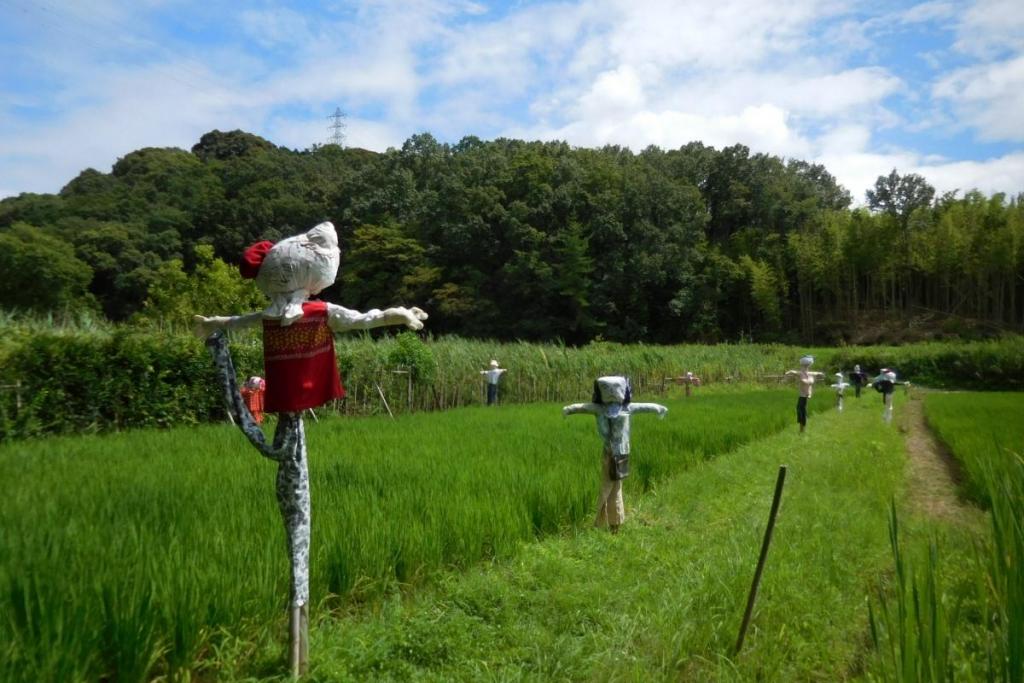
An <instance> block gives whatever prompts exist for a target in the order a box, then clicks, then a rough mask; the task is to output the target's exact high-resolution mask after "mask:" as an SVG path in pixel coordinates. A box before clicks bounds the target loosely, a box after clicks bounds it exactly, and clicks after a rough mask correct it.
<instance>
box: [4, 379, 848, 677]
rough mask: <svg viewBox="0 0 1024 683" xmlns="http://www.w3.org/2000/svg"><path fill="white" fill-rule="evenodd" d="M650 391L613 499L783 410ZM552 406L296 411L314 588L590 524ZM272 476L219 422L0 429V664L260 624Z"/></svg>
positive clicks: (343, 597) (145, 645)
mask: <svg viewBox="0 0 1024 683" xmlns="http://www.w3.org/2000/svg"><path fill="white" fill-rule="evenodd" d="M587 389H588V387H587V386H586V385H584V386H581V387H577V390H576V393H577V394H578V395H579V396H578V397H579V398H581V399H582V398H585V395H586V393H587ZM638 398H642V395H638ZM828 403H829V402H827V401H818V402H817V403H815V402H812V406H814V407H816V408H818V409H821V408H824V407H826V406H827V404H828ZM669 406H670V409H671V412H670V414H669V416H668V418H667V419H665V420H664V421H659V420H657V419H654V418H652V419H647V420H644V419H643V417H647V416H642V417H638V418H637V422H636V426H635V433H634V458H633V459H634V474H633V476H632V477H631V478H630V479H628V480H627V491H626V496H627V501H629V500H630V497H631V496H635V495H636V494H637V493H639V492H640V491H642V490H645V489H650V488H652V487H657V485H658V482H659V481H660V480H662V479H663V478H664V477H666V476H667V475H669V474H670V473H672V472H679V471H682V470H684V469H686V468H687V467H690V466H692V465H694V464H695V463H698V462H701V461H703V460H705V459H708V458H712V457H714V456H716V455H718V454H720V453H722V452H724V451H726V450H729V449H732V448H735V447H737V446H739V445H740V444H742V443H744V442H747V441H750V440H752V439H755V438H758V437H762V436H765V435H767V434H770V433H772V432H775V431H777V430H779V429H780V428H782V427H784V426H785V425H788V424H790V423H791V422H792V419H793V418H792V414H791V413H792V409H793V407H792V396H791V392H779V391H775V392H753V393H748V394H727V395H721V396H702V397H701V398H700V399H699V400H690V401H671V402H669ZM559 408H560V406H559V405H558V404H546V405H530V406H515V407H500V408H498V409H486V408H469V409H464V410H457V411H448V412H445V413H430V414H428V413H419V414H415V415H409V416H404V417H402V418H400V419H398V420H390V419H389V418H386V417H384V418H381V417H376V418H366V419H322V420H321V421H320V422H319V423H311V424H308V434H309V443H310V451H311V452H310V472H311V479H312V481H311V484H312V495H313V515H314V520H313V547H312V550H311V564H312V569H313V576H312V577H311V580H312V585H311V588H312V595H314V596H315V600H316V601H317V602H318V603H319V605H315V606H316V607H319V608H320V609H321V610H322V609H336V608H337V609H340V608H344V607H345V605H348V604H351V603H353V602H360V601H367V600H371V601H372V600H377V599H378V598H379V597H380V596H382V595H384V594H386V593H388V592H389V591H393V590H396V589H402V588H403V587H406V586H410V585H414V584H417V583H421V582H422V581H423V580H425V579H428V578H429V577H431V576H432V575H433V574H434V573H435V572H437V571H439V570H442V569H445V568H449V567H463V566H469V565H472V564H474V563H478V562H480V561H481V560H484V559H488V558H498V557H507V556H509V555H511V554H512V553H513V552H515V551H516V549H517V548H518V547H519V546H520V545H521V544H522V543H524V542H528V541H530V540H532V539H535V538H537V537H538V536H542V535H545V534H552V533H559V532H562V531H567V530H570V529H573V528H576V527H580V526H585V525H587V524H589V522H590V520H591V515H592V514H593V510H592V509H591V508H592V505H593V499H594V497H595V495H596V492H597V480H598V477H599V464H598V463H599V461H600V439H599V437H598V436H597V434H596V432H595V428H594V425H593V422H592V421H588V420H563V419H562V417H561V414H560V410H559ZM273 487H274V469H273V466H272V464H271V463H269V462H268V461H265V460H263V459H262V458H260V457H259V456H258V455H257V454H256V453H255V452H254V451H253V450H252V449H251V448H250V447H249V446H248V444H247V443H245V441H244V438H243V437H242V435H241V434H239V433H238V431H237V430H235V429H233V428H232V427H230V426H228V425H218V426H206V427H193V428H180V429H173V430H167V431H156V430H144V431H135V432H126V433H121V434H113V435H92V436H82V437H59V438H52V439H47V440H37V441H23V442H16V443H11V444H7V445H4V446H2V447H0V489H2V490H4V491H5V492H6V495H5V497H4V498H3V500H2V501H0V535H2V538H0V615H3V617H0V679H2V680H11V681H19V680H24V681H42V680H60V681H76V680H97V679H103V678H106V679H117V680H143V679H147V678H149V677H152V676H156V675H167V676H169V677H172V678H173V677H175V676H178V675H182V674H184V673H185V672H188V671H190V670H193V669H194V668H195V667H196V666H197V662H199V661H202V659H203V658H204V657H205V656H206V654H207V653H208V652H209V651H210V649H211V648H214V647H216V646H217V645H218V642H219V640H220V638H221V637H222V635H223V634H224V633H235V634H237V633H239V632H246V631H247V630H258V629H261V628H265V626H266V625H267V624H269V623H275V620H278V619H279V618H280V617H281V615H282V614H283V606H284V603H285V601H286V598H287V588H286V577H287V561H286V553H285V551H284V538H283V528H282V524H281V521H280V518H279V515H278V512H277V509H276V503H275V500H274V493H273Z"/></svg>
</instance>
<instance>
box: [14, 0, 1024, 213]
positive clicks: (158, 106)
mask: <svg viewBox="0 0 1024 683" xmlns="http://www.w3.org/2000/svg"><path fill="white" fill-rule="evenodd" d="M338 106H340V107H341V108H342V109H343V110H344V111H345V112H346V113H347V114H348V119H347V130H346V132H347V144H349V145H351V146H358V147H365V148H368V149H374V150H384V149H387V148H388V147H393V146H400V145H401V144H402V142H403V141H404V140H405V139H407V138H408V137H409V136H410V135H412V134H414V133H417V132H422V131H427V132H430V133H432V134H433V135H434V136H435V137H437V138H439V139H441V140H444V141H450V142H455V141H458V140H459V139H460V138H462V137H463V136H466V135H476V136H478V137H481V138H484V139H491V138H495V137H501V136H505V137H519V138H527V139H544V140H551V139H561V140H567V141H568V142H570V143H571V144H574V145H579V146H598V145H604V144H609V143H611V144H619V145H625V146H629V147H631V148H632V149H634V150H637V151H639V150H641V149H643V148H644V147H647V146H648V145H658V146H660V147H662V148H674V147H678V146H680V145H683V144H686V143H687V142H689V141H691V140H701V141H703V142H705V143H706V144H711V145H714V146H716V147H722V146H726V145H730V144H733V143H736V142H740V143H743V144H746V145H748V146H749V147H750V148H751V149H752V150H753V151H755V152H768V153H772V154H778V155H781V156H785V157H794V158H800V159H806V160H809V161H817V162H821V163H824V164H825V165H826V166H827V167H828V169H829V170H830V171H831V172H832V173H833V174H834V175H836V176H837V177H838V178H839V180H840V182H842V183H843V184H844V185H845V186H846V187H847V188H848V189H849V190H850V191H851V192H852V193H853V195H854V197H855V198H857V199H858V200H863V196H864V190H865V189H866V188H868V187H869V186H870V185H871V184H872V183H873V182H874V180H875V178H876V177H877V176H878V175H880V174H883V173H887V172H888V171H889V170H890V169H892V168H897V169H899V170H900V171H901V172H904V173H907V172H916V173H921V174H922V175H924V176H925V177H927V178H928V179H929V180H930V181H931V182H932V183H933V184H934V185H936V186H937V187H938V188H939V189H940V190H953V189H957V188H959V189H961V190H963V189H968V188H972V187H977V188H979V189H981V190H983V191H985V192H997V191H1001V192H1007V193H1010V194H1016V193H1018V192H1022V191H1024V8H1022V6H1021V5H1020V3H1019V0H979V1H977V2H947V1H945V0H933V1H930V2H923V3H914V2H908V3H891V2H871V1H869V2H856V1H852V0H851V1H848V2H847V1H844V0H824V1H815V0H787V1H786V2H768V1H765V0H713V1H710V2H709V1H708V0H578V1H563V2H527V1H525V0H523V1H518V2H517V1H512V2H497V1H494V2H485V1H483V0H473V1H470V0H351V1H348V2H314V1H312V0H307V1H304V2H287V3H286V2H251V3H241V2H223V1H218V0H206V1H205V2H200V1H195V0H44V1H41V2H39V1H36V0H0V197H3V196H9V195H14V194H18V193H20V192H56V191H58V190H59V189H60V188H61V187H62V186H63V185H64V184H65V183H67V182H68V181H69V180H70V179H71V178H73V177H74V176H75V175H76V174H77V173H78V172H79V171H81V170H82V169H84V168H86V167H93V168H96V169H99V170H102V171H109V169H110V166H111V165H112V164H113V163H114V162H115V161H116V160H117V159H118V158H119V157H120V156H123V155H124V154H126V153H128V152H130V151H132V150H135V149H138V148H140V147H162V146H176V147H182V148H185V149H188V148H189V147H191V146H192V145H193V144H194V143H195V142H196V141H197V140H198V139H199V137H200V136H201V135H202V134H203V133H205V132H207V131H210V130H213V129H221V130H230V129H235V128H242V129H244V130H247V131H251V132H254V133H257V134H259V135H262V136H264V137H266V138H268V139H269V140H271V141H272V142H275V143H277V144H280V145H285V146H288V147H292V148H299V149H302V148H306V147H309V146H310V145H312V144H314V143H323V142H326V141H327V139H328V136H329V134H330V132H329V130H328V124H329V123H330V122H329V120H328V119H327V116H328V115H329V114H331V113H332V112H333V111H334V109H335V107H338Z"/></svg>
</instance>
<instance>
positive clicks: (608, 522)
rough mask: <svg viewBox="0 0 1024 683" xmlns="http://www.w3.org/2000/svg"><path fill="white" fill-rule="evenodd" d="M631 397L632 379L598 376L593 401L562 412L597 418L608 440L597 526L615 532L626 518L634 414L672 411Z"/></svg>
mask: <svg viewBox="0 0 1024 683" xmlns="http://www.w3.org/2000/svg"><path fill="white" fill-rule="evenodd" d="M631 399H632V388H631V387H630V385H629V380H628V379H626V378H625V377H617V376H613V377H598V378H597V380H595V381H594V395H593V398H592V399H591V402H590V403H574V404H572V405H568V406H565V407H564V408H562V415H574V414H576V413H586V414H588V415H593V416H594V417H595V418H597V433H598V434H600V435H601V438H602V439H604V467H603V468H602V470H603V471H602V477H601V494H600V495H599V496H598V499H597V518H596V519H595V520H594V526H596V527H602V526H608V528H609V530H610V531H611V532H612V533H613V534H614V533H617V532H618V530H619V526H620V525H621V524H622V522H623V520H625V518H626V509H625V504H624V503H623V500H622V480H623V479H625V478H626V477H628V476H629V421H630V420H629V418H630V415H633V414H635V413H657V414H658V416H659V417H662V418H663V417H665V414H666V413H667V412H668V408H666V407H665V406H663V405H660V404H658V403H632V401H631Z"/></svg>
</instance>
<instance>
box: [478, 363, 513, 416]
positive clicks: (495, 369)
mask: <svg viewBox="0 0 1024 683" xmlns="http://www.w3.org/2000/svg"><path fill="white" fill-rule="evenodd" d="M506 372H508V370H507V369H506V368H503V367H500V366H499V364H498V361H497V360H494V359H491V362H490V364H489V365H488V366H487V369H486V370H481V371H480V374H481V375H485V376H486V377H487V405H489V406H492V405H494V404H495V403H497V402H498V380H499V379H501V376H502V375H503V374H505V373H506Z"/></svg>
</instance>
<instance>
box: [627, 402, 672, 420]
mask: <svg viewBox="0 0 1024 683" xmlns="http://www.w3.org/2000/svg"><path fill="white" fill-rule="evenodd" d="M629 412H630V413H633V414H635V413H657V414H658V417H661V418H663V417H665V414H666V413H668V408H666V407H665V406H663V405H661V404H660V403H630V404H629Z"/></svg>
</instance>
